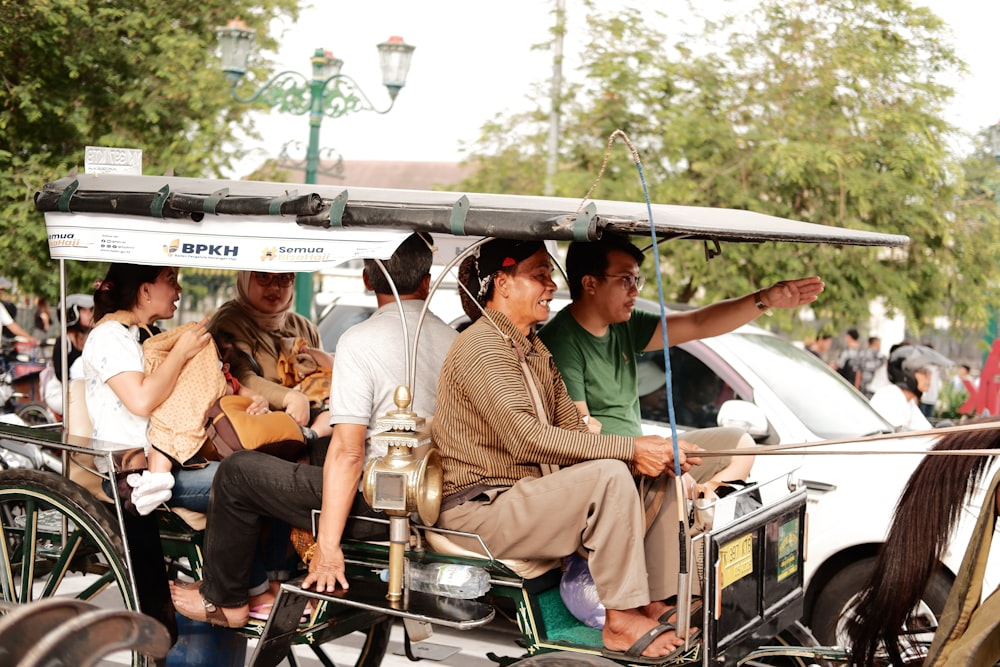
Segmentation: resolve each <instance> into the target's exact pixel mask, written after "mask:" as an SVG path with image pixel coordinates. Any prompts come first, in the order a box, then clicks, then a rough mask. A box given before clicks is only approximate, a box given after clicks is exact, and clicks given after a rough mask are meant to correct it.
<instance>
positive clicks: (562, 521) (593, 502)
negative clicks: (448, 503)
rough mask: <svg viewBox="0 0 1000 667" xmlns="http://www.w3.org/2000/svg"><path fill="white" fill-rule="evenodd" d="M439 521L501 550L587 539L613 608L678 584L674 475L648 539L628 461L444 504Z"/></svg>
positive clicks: (573, 469) (511, 552)
mask: <svg viewBox="0 0 1000 667" xmlns="http://www.w3.org/2000/svg"><path fill="white" fill-rule="evenodd" d="M438 525H439V526H442V527H443V528H448V529H451V530H462V531H468V532H474V533H478V534H479V536H480V537H481V538H482V539H483V541H484V542H485V543H486V545H487V546H488V547H489V548H490V550H491V551H492V552H493V554H494V555H495V556H497V557H499V558H563V557H564V556H566V555H568V554H571V553H573V552H574V551H576V550H577V549H578V548H579V547H581V546H582V547H583V548H584V549H586V550H587V552H588V553H589V564H590V572H591V575H592V576H593V577H594V583H595V584H596V586H597V592H598V595H600V598H601V601H602V602H603V603H604V605H605V606H606V607H608V608H610V609H632V608H635V607H639V606H642V605H644V604H648V603H649V602H650V601H651V600H661V599H664V598H666V597H668V596H670V595H673V594H674V593H675V592H676V588H677V567H678V554H677V527H678V525H677V511H676V500H675V495H674V492H673V481H672V480H671V481H670V482H669V483H668V491H667V493H666V497H665V498H664V502H663V504H662V506H661V508H660V511H659V513H658V517H657V519H655V520H654V521H653V524H652V525H651V526H650V530H649V532H648V533H647V534H646V535H645V539H643V516H642V506H641V503H640V501H639V493H638V491H637V490H636V485H635V480H633V479H632V475H631V473H630V472H629V469H628V467H627V466H626V465H625V464H624V463H622V462H621V461H613V460H598V461H587V462H585V463H578V464H576V465H574V466H569V467H567V468H562V469H560V470H558V471H557V472H554V473H552V474H551V475H546V476H544V477H534V478H525V479H522V480H520V481H518V482H517V483H516V484H514V486H512V487H510V488H509V489H504V490H494V491H491V492H489V493H488V494H484V495H482V496H479V497H477V498H476V499H473V500H470V501H467V502H465V503H463V504H461V505H458V506H456V507H453V508H451V509H449V510H447V511H445V512H442V514H441V517H440V519H438Z"/></svg>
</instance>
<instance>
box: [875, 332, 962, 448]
mask: <svg viewBox="0 0 1000 667" xmlns="http://www.w3.org/2000/svg"><path fill="white" fill-rule="evenodd" d="M934 365H937V366H945V367H946V366H951V365H952V362H951V360H950V359H948V358H947V357H945V356H944V355H942V354H941V353H939V352H937V351H936V350H934V349H933V348H930V347H927V346H926V345H912V344H910V343H905V342H904V343H900V344H898V345H893V346H892V349H890V350H889V361H888V362H887V365H886V366H887V370H888V374H889V384H888V385H887V386H885V387H882V388H881V389H879V390H878V391H876V392H875V393H874V394H873V395H872V398H871V405H872V407H873V408H875V409H876V410H877V411H878V413H879V414H881V415H882V417H884V418H885V420H886V421H887V422H889V423H890V424H891V425H892V426H893V427H894V428H895V429H896V430H897V431H923V430H926V429H929V428H931V423H930V422H929V421H928V420H927V417H925V416H924V413H923V412H921V410H920V396H921V394H923V392H925V391H927V388H928V387H929V386H930V383H931V366H934Z"/></svg>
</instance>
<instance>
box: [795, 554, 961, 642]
mask: <svg viewBox="0 0 1000 667" xmlns="http://www.w3.org/2000/svg"><path fill="white" fill-rule="evenodd" d="M874 569H875V558H874V557H870V558H864V559H862V560H859V561H855V562H853V563H851V564H849V565H847V566H846V567H844V568H843V569H841V570H840V571H839V572H837V573H836V574H835V575H834V576H833V577H831V578H830V580H829V581H828V582H827V583H826V585H825V586H823V588H822V590H820V592H819V595H817V596H816V603H815V605H814V606H813V612H812V621H811V623H810V626H811V628H812V631H813V634H814V635H815V636H816V639H818V640H819V642H820V643H821V644H823V645H826V646H846V645H847V634H846V632H845V630H844V626H845V622H846V619H847V618H848V615H849V614H850V613H851V611H850V608H851V605H852V604H853V601H854V598H855V597H856V596H857V594H858V593H859V592H860V591H861V588H862V587H863V586H864V585H865V583H866V582H867V581H868V577H869V576H870V575H871V573H872V571H873V570H874ZM951 584H952V580H951V577H950V576H949V575H948V574H947V573H946V572H944V571H943V570H941V569H938V570H935V571H934V573H933V574H932V575H931V578H930V581H928V582H927V588H926V589H925V590H924V595H923V597H922V599H921V600H920V602H919V603H918V604H917V607H916V609H915V610H914V617H915V618H917V619H919V620H918V621H917V622H916V623H915V625H917V624H919V626H920V627H937V624H938V617H939V616H940V614H941V611H942V610H943V609H944V604H945V602H946V601H947V599H948V593H949V591H950V590H951Z"/></svg>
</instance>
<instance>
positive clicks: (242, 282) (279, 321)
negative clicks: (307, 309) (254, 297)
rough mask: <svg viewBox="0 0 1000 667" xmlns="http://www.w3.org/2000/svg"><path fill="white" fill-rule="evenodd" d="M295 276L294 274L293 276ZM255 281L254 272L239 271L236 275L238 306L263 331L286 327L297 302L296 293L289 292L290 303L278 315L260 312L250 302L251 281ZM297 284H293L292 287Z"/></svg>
mask: <svg viewBox="0 0 1000 667" xmlns="http://www.w3.org/2000/svg"><path fill="white" fill-rule="evenodd" d="M292 275H294V274H292ZM251 280H253V271H238V272H237V273H236V299H235V301H236V304H237V305H238V306H239V307H240V308H241V309H242V310H243V312H244V313H246V314H247V315H249V316H250V319H252V320H253V321H254V322H256V323H257V325H258V326H259V327H260V328H261V330H263V331H277V330H278V329H281V328H282V327H284V326H285V318H286V317H287V316H288V312H289V310H290V309H291V307H292V302H293V301H294V300H295V291H294V290H289V292H288V303H286V304H285V308H284V309H283V310H281V311H280V312H277V313H265V312H263V311H262V310H259V309H258V308H257V307H256V306H254V305H253V302H252V301H250V281H251ZM294 284H295V283H294V282H293V283H292V285H294Z"/></svg>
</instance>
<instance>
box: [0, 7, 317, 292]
mask: <svg viewBox="0 0 1000 667" xmlns="http://www.w3.org/2000/svg"><path fill="white" fill-rule="evenodd" d="M297 11H298V10H297V1H296V0H262V1H261V2H246V1H244V0H234V1H227V2H221V1H219V0H200V1H199V2H191V1H189V0H177V1H176V2H169V3H162V2H161V3H156V2H149V3H142V4H141V5H137V4H136V3H134V2H126V1H124V0H101V1H97V0H33V1H32V2H23V1H21V0H0V253H2V255H3V257H4V267H3V269H2V271H0V273H2V274H4V275H7V276H9V277H11V278H16V279H17V280H18V281H19V283H20V286H21V289H22V291H25V292H29V293H30V292H33V293H38V294H44V295H47V296H49V297H52V296H55V294H56V292H57V289H58V287H57V285H58V282H57V276H56V264H55V263H54V262H52V261H51V260H50V259H49V256H48V248H47V243H46V240H45V226H44V221H43V219H42V216H41V215H40V214H38V213H37V212H35V210H34V205H33V196H34V193H35V192H36V191H37V190H39V189H40V188H41V186H42V185H44V184H45V183H47V182H50V181H52V180H55V179H57V178H59V177H62V176H65V175H66V174H67V173H69V172H70V171H71V170H73V169H80V170H82V169H83V157H84V148H85V147H86V146H88V145H96V146H112V147H127V148H140V149H142V151H143V163H144V164H143V171H144V173H163V172H165V171H167V170H170V169H172V170H174V173H175V174H177V175H183V176H218V175H219V174H220V172H221V170H222V169H223V168H225V167H227V166H229V164H230V162H231V160H233V159H235V158H236V157H238V155H239V151H238V149H233V148H232V146H233V143H234V139H235V137H236V136H237V134H238V133H239V132H243V133H252V132H253V130H252V127H251V126H250V121H249V117H248V115H247V112H248V110H249V109H248V107H247V106H246V105H241V104H238V103H235V102H233V101H232V100H231V99H230V96H229V86H228V84H227V83H226V80H225V77H224V75H223V74H222V72H221V71H220V70H219V64H218V59H217V57H216V54H215V50H216V37H215V28H216V27H218V26H221V25H225V24H226V23H227V22H228V21H229V20H230V19H232V18H233V17H234V16H237V15H238V16H239V17H240V18H242V19H243V20H244V21H245V22H246V23H247V24H248V26H249V27H250V28H251V29H253V30H255V31H256V33H257V43H258V45H259V47H260V49H261V50H273V48H274V46H275V41H274V39H273V38H272V37H270V36H269V35H268V32H267V31H268V26H269V25H270V23H271V21H272V19H274V18H276V17H278V16H282V15H287V16H290V17H295V16H296V15H297ZM268 68H269V63H268V62H266V61H260V62H259V63H257V66H256V67H255V68H254V71H255V72H256V74H258V75H261V76H263V74H264V72H265V71H266V70H267V69H268ZM68 270H69V271H71V273H70V276H69V277H70V289H71V290H73V291H80V290H86V289H87V286H88V284H89V282H90V279H92V278H93V277H94V276H93V273H94V271H95V270H96V269H95V267H94V266H93V265H82V264H79V263H70V266H69V267H68Z"/></svg>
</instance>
